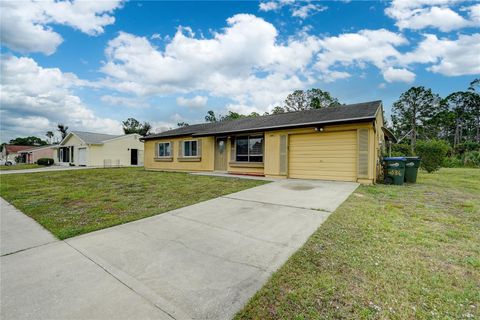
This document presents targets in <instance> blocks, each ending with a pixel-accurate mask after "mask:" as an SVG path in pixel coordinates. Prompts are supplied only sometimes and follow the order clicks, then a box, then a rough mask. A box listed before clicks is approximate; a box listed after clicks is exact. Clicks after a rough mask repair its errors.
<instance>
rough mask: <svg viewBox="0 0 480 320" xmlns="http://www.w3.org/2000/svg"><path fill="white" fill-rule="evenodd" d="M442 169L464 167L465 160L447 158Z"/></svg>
mask: <svg viewBox="0 0 480 320" xmlns="http://www.w3.org/2000/svg"><path fill="white" fill-rule="evenodd" d="M442 167H444V168H460V167H463V160H462V159H461V158H459V157H453V156H452V157H445V158H444V159H443V163H442Z"/></svg>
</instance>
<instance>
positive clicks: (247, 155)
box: [235, 136, 263, 162]
mask: <svg viewBox="0 0 480 320" xmlns="http://www.w3.org/2000/svg"><path fill="white" fill-rule="evenodd" d="M235 151H236V157H235V160H236V161H238V162H263V137H262V136H246V137H237V138H236V139H235Z"/></svg>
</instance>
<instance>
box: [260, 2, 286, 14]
mask: <svg viewBox="0 0 480 320" xmlns="http://www.w3.org/2000/svg"><path fill="white" fill-rule="evenodd" d="M258 7H259V9H260V11H266V12H267V11H275V10H278V9H280V7H281V5H280V3H279V2H278V1H268V2H260V4H259V6H258Z"/></svg>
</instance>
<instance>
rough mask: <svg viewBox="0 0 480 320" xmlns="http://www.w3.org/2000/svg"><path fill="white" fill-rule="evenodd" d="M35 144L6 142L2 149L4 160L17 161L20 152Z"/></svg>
mask: <svg viewBox="0 0 480 320" xmlns="http://www.w3.org/2000/svg"><path fill="white" fill-rule="evenodd" d="M31 148H33V146H20V145H15V144H6V145H4V146H3V149H2V160H5V161H15V158H16V157H18V156H19V155H20V152H21V151H23V150H26V149H31Z"/></svg>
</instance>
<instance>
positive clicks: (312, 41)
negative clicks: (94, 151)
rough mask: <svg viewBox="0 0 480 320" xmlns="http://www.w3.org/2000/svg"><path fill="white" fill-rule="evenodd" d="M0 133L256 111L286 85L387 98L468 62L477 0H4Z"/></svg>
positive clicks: (473, 67) (477, 54)
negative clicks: (24, 0)
mask: <svg viewBox="0 0 480 320" xmlns="http://www.w3.org/2000/svg"><path fill="white" fill-rule="evenodd" d="M0 6H1V7H2V8H1V9H2V10H1V15H2V16H1V18H2V19H1V20H2V21H1V44H2V46H1V54H2V56H1V71H2V72H1V85H2V94H1V96H0V99H1V100H0V102H1V114H0V115H1V135H2V136H1V139H2V141H6V140H9V139H10V138H12V137H16V136H27V135H37V136H40V137H44V134H45V132H46V131H47V130H54V129H55V126H56V124H57V123H59V122H62V123H65V124H66V125H68V126H69V127H70V129H71V130H88V131H97V132H106V133H120V132H121V121H122V120H125V119H126V118H128V117H134V118H137V119H138V120H141V121H148V122H150V123H152V125H153V127H154V129H155V130H156V131H160V130H165V129H167V128H171V127H175V125H176V123H177V122H181V121H185V122H188V123H198V122H202V121H203V119H204V116H205V114H206V112H207V111H208V110H215V111H216V112H219V113H226V112H228V111H229V110H232V111H237V112H241V113H250V112H252V111H256V112H260V113H263V112H265V111H269V110H271V109H272V108H273V107H274V106H276V105H279V104H282V102H283V100H284V99H285V97H286V95H287V94H288V93H289V92H291V91H293V90H295V89H308V88H312V87H315V88H321V89H323V90H327V91H329V92H331V93H332V94H333V95H334V96H335V97H337V98H338V99H339V100H340V101H341V102H344V103H355V102H362V101H370V100H377V99H381V100H383V102H384V107H385V111H386V113H387V115H389V114H390V107H391V104H392V102H394V101H395V100H396V99H398V97H399V95H400V94H401V93H402V92H403V91H405V90H407V89H408V88H410V87H411V86H418V85H423V86H426V87H430V88H432V89H433V91H434V92H437V93H439V94H440V95H442V96H445V95H447V94H449V93H450V92H453V91H457V90H464V89H466V87H467V86H468V84H469V82H470V81H472V80H473V79H474V78H477V77H479V74H480V30H479V26H480V2H478V1H458V0H428V1H427V0H403V1H391V2H390V1H292V0H281V1H262V2H256V1H210V2H206V1H191V2H189V1H145V2H140V1H129V2H123V1H96V2H94V1H71V2H54V1H43V2H28V1H27V2H16V1H2V2H1V3H0Z"/></svg>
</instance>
